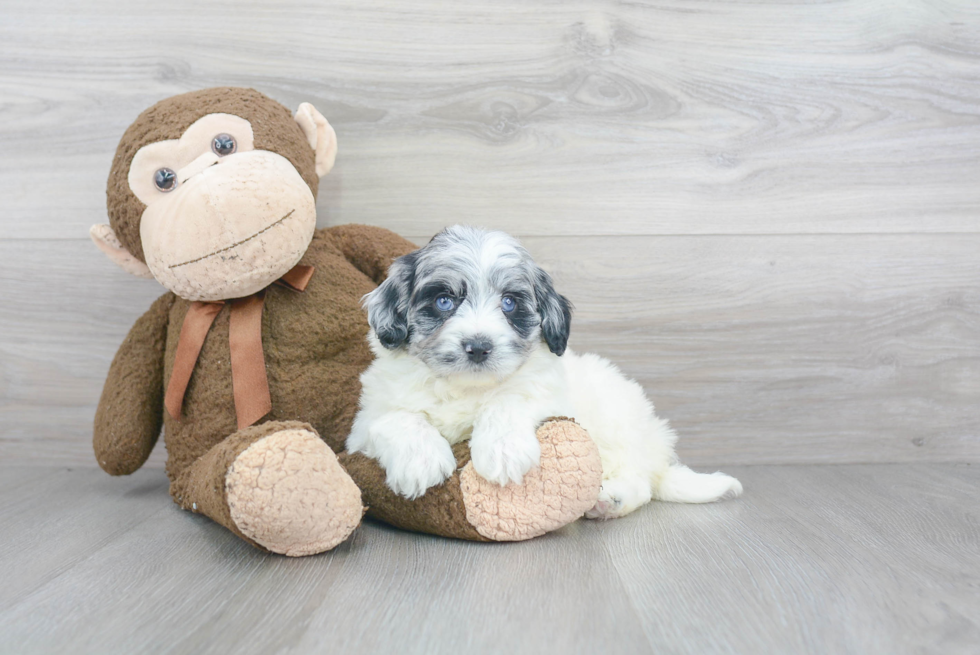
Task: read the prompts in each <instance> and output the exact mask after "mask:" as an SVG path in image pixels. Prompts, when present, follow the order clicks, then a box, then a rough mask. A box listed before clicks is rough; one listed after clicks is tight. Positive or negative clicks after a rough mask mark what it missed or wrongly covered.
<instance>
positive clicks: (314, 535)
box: [225, 429, 363, 556]
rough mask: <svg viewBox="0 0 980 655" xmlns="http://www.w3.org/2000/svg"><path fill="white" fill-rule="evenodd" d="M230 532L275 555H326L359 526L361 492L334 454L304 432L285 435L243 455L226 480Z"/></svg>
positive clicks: (253, 446) (257, 444)
mask: <svg viewBox="0 0 980 655" xmlns="http://www.w3.org/2000/svg"><path fill="white" fill-rule="evenodd" d="M225 495H226V498H227V502H228V510H229V513H230V515H231V520H232V521H233V522H234V524H235V527H236V528H238V530H239V531H241V533H242V534H243V535H244V536H245V537H246V538H248V539H250V540H252V541H254V542H255V543H257V544H259V545H260V546H262V547H264V548H267V549H268V550H270V551H272V552H274V553H281V554H283V555H290V556H299V555H312V554H314V553H321V552H323V551H325V550H330V549H331V548H333V547H334V546H336V545H337V544H339V543H341V542H342V541H344V540H345V539H347V537H348V536H349V535H350V533H351V532H353V531H354V528H356V527H357V525H358V524H359V523H360V521H361V516H362V515H363V508H362V507H361V492H360V490H359V489H358V488H357V485H356V484H354V481H353V480H351V478H350V476H348V475H347V473H346V472H345V471H344V469H343V468H341V466H340V464H339V463H338V462H337V457H336V455H334V453H333V451H332V450H330V448H329V447H328V446H327V444H325V443H324V442H323V440H322V439H320V437H318V436H317V435H316V434H315V433H313V432H310V431H309V430H304V429H287V430H281V431H278V432H273V433H272V434H270V435H268V436H266V437H263V438H261V439H259V440H258V441H256V442H254V443H252V444H251V445H250V446H249V447H248V448H246V449H245V450H244V451H242V452H241V453H240V454H239V455H238V456H237V457H236V458H235V460H234V461H233V462H232V464H231V466H229V467H228V473H227V475H226V477H225Z"/></svg>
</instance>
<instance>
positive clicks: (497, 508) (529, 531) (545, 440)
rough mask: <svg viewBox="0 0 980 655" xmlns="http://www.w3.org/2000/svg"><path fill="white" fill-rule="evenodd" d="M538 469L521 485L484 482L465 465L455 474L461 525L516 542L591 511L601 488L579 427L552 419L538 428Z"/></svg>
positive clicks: (598, 466) (595, 456) (598, 467)
mask: <svg viewBox="0 0 980 655" xmlns="http://www.w3.org/2000/svg"><path fill="white" fill-rule="evenodd" d="M537 436H538V441H540V442H541V465H540V466H539V467H538V468H534V469H531V470H530V471H528V473H527V474H526V475H525V476H524V480H523V481H522V482H521V484H514V483H510V484H508V485H506V486H504V487H501V486H500V485H498V484H495V483H493V482H488V481H487V480H484V479H483V478H482V477H480V475H479V474H478V473H477V472H476V470H474V468H473V464H472V463H468V464H466V466H465V467H463V470H462V472H461V473H460V489H461V490H462V494H463V504H464V505H465V507H466V520H467V522H468V523H470V525H472V526H473V527H474V528H475V529H476V531H477V532H478V533H480V535H481V536H483V537H485V538H487V539H490V540H493V541H521V540H524V539H531V538H533V537H537V536H540V535H543V534H545V533H546V532H551V531H553V530H557V529H558V528H560V527H562V526H564V525H566V524H568V523H571V522H572V521H574V520H576V519H578V518H579V517H581V516H582V515H583V514H585V512H586V511H588V510H590V509H592V507H593V506H594V505H595V503H596V499H597V498H598V497H599V489H600V487H601V486H602V463H601V462H600V460H599V449H598V448H597V447H596V445H595V442H593V441H592V438H591V437H589V434H588V432H586V431H585V430H584V429H583V428H582V427H581V426H579V425H578V424H577V423H575V422H574V421H571V420H568V419H555V420H551V421H548V422H546V423H545V424H543V425H542V426H541V427H540V428H538V433H537Z"/></svg>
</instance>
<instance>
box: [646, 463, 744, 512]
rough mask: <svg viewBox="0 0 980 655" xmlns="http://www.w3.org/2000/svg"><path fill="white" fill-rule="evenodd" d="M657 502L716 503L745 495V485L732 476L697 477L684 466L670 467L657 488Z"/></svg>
mask: <svg viewBox="0 0 980 655" xmlns="http://www.w3.org/2000/svg"><path fill="white" fill-rule="evenodd" d="M653 495H654V498H656V499H657V500H665V501H668V502H674V503H713V502H715V501H716V500H725V499H728V498H736V497H738V496H741V495H742V483H741V482H739V481H738V480H736V479H735V478H733V477H732V476H730V475H725V474H724V473H722V472H720V471H718V472H716V473H696V472H694V471H692V470H691V469H689V468H687V467H686V466H684V465H683V464H671V465H670V467H669V468H668V469H667V471H666V472H665V473H664V475H663V476H662V477H661V478H660V481H659V483H658V484H656V485H654V489H653Z"/></svg>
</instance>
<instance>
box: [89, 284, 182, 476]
mask: <svg viewBox="0 0 980 655" xmlns="http://www.w3.org/2000/svg"><path fill="white" fill-rule="evenodd" d="M174 298H175V296H174V294H172V293H166V294H164V295H162V296H160V297H159V298H157V300H156V301H155V302H154V303H153V304H152V305H151V306H150V309H149V310H148V311H147V312H146V313H145V314H143V315H142V316H141V317H139V319H137V321H136V323H135V324H134V325H133V327H132V328H131V329H130V330H129V334H128V335H126V339H125V340H124V341H123V342H122V345H121V346H119V350H118V351H116V356H115V357H114V358H113V360H112V365H111V366H110V367H109V375H108V376H107V377H106V381H105V386H104V387H103V388H102V398H100V399H99V408H98V409H97V410H96V411H95V430H94V436H93V438H92V445H93V446H94V448H95V457H96V459H97V460H98V462H99V466H101V467H102V468H103V469H104V470H105V471H106V473H109V474H110V475H129V474H130V473H132V472H133V471H135V470H136V469H138V468H139V467H141V466H142V465H143V462H145V461H146V458H147V457H149V456H150V451H151V450H153V446H154V445H155V444H156V442H157V438H158V437H159V436H160V427H161V425H162V423H163V361H164V358H163V355H164V350H165V348H166V344H167V324H168V323H169V320H170V308H171V307H172V306H173V303H174Z"/></svg>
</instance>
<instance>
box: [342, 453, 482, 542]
mask: <svg viewBox="0 0 980 655" xmlns="http://www.w3.org/2000/svg"><path fill="white" fill-rule="evenodd" d="M453 453H454V454H455V455H456V465H457V468H458V469H460V468H462V467H464V466H466V465H467V464H468V463H469V461H470V447H469V444H468V443H467V442H465V441H464V442H462V443H458V444H456V445H455V446H453ZM340 463H341V464H342V465H343V467H344V468H345V469H347V472H348V473H349V474H350V476H351V477H352V478H353V479H354V482H356V483H357V486H358V487H360V489H361V498H362V499H363V502H364V504H365V505H367V508H368V516H372V517H374V518H376V519H379V520H381V521H384V522H385V523H390V524H391V525H394V526H396V527H399V528H402V529H403V530H412V531H414V532H428V533H430V534H437V535H441V536H443V537H455V538H456V539H469V540H470V541H490V540H489V539H487V538H486V537H483V536H482V535H481V534H480V533H479V532H477V531H476V528H474V527H473V526H472V525H470V523H469V521H468V520H467V518H466V505H465V503H464V502H463V492H462V490H461V489H460V488H459V475H454V476H452V477H451V478H449V479H448V480H446V482H444V483H443V484H441V485H439V486H437V487H433V488H431V489H429V490H428V491H427V492H425V495H424V496H422V497H420V498H416V499H415V500H408V499H407V498H404V497H402V496H399V495H398V494H396V493H394V492H393V491H392V490H391V489H389V488H388V485H387V484H386V483H385V471H384V469H383V468H381V466H380V465H379V464H378V463H377V462H376V461H375V460H373V459H371V458H369V457H366V456H365V455H363V454H361V453H354V454H350V453H341V454H340Z"/></svg>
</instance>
